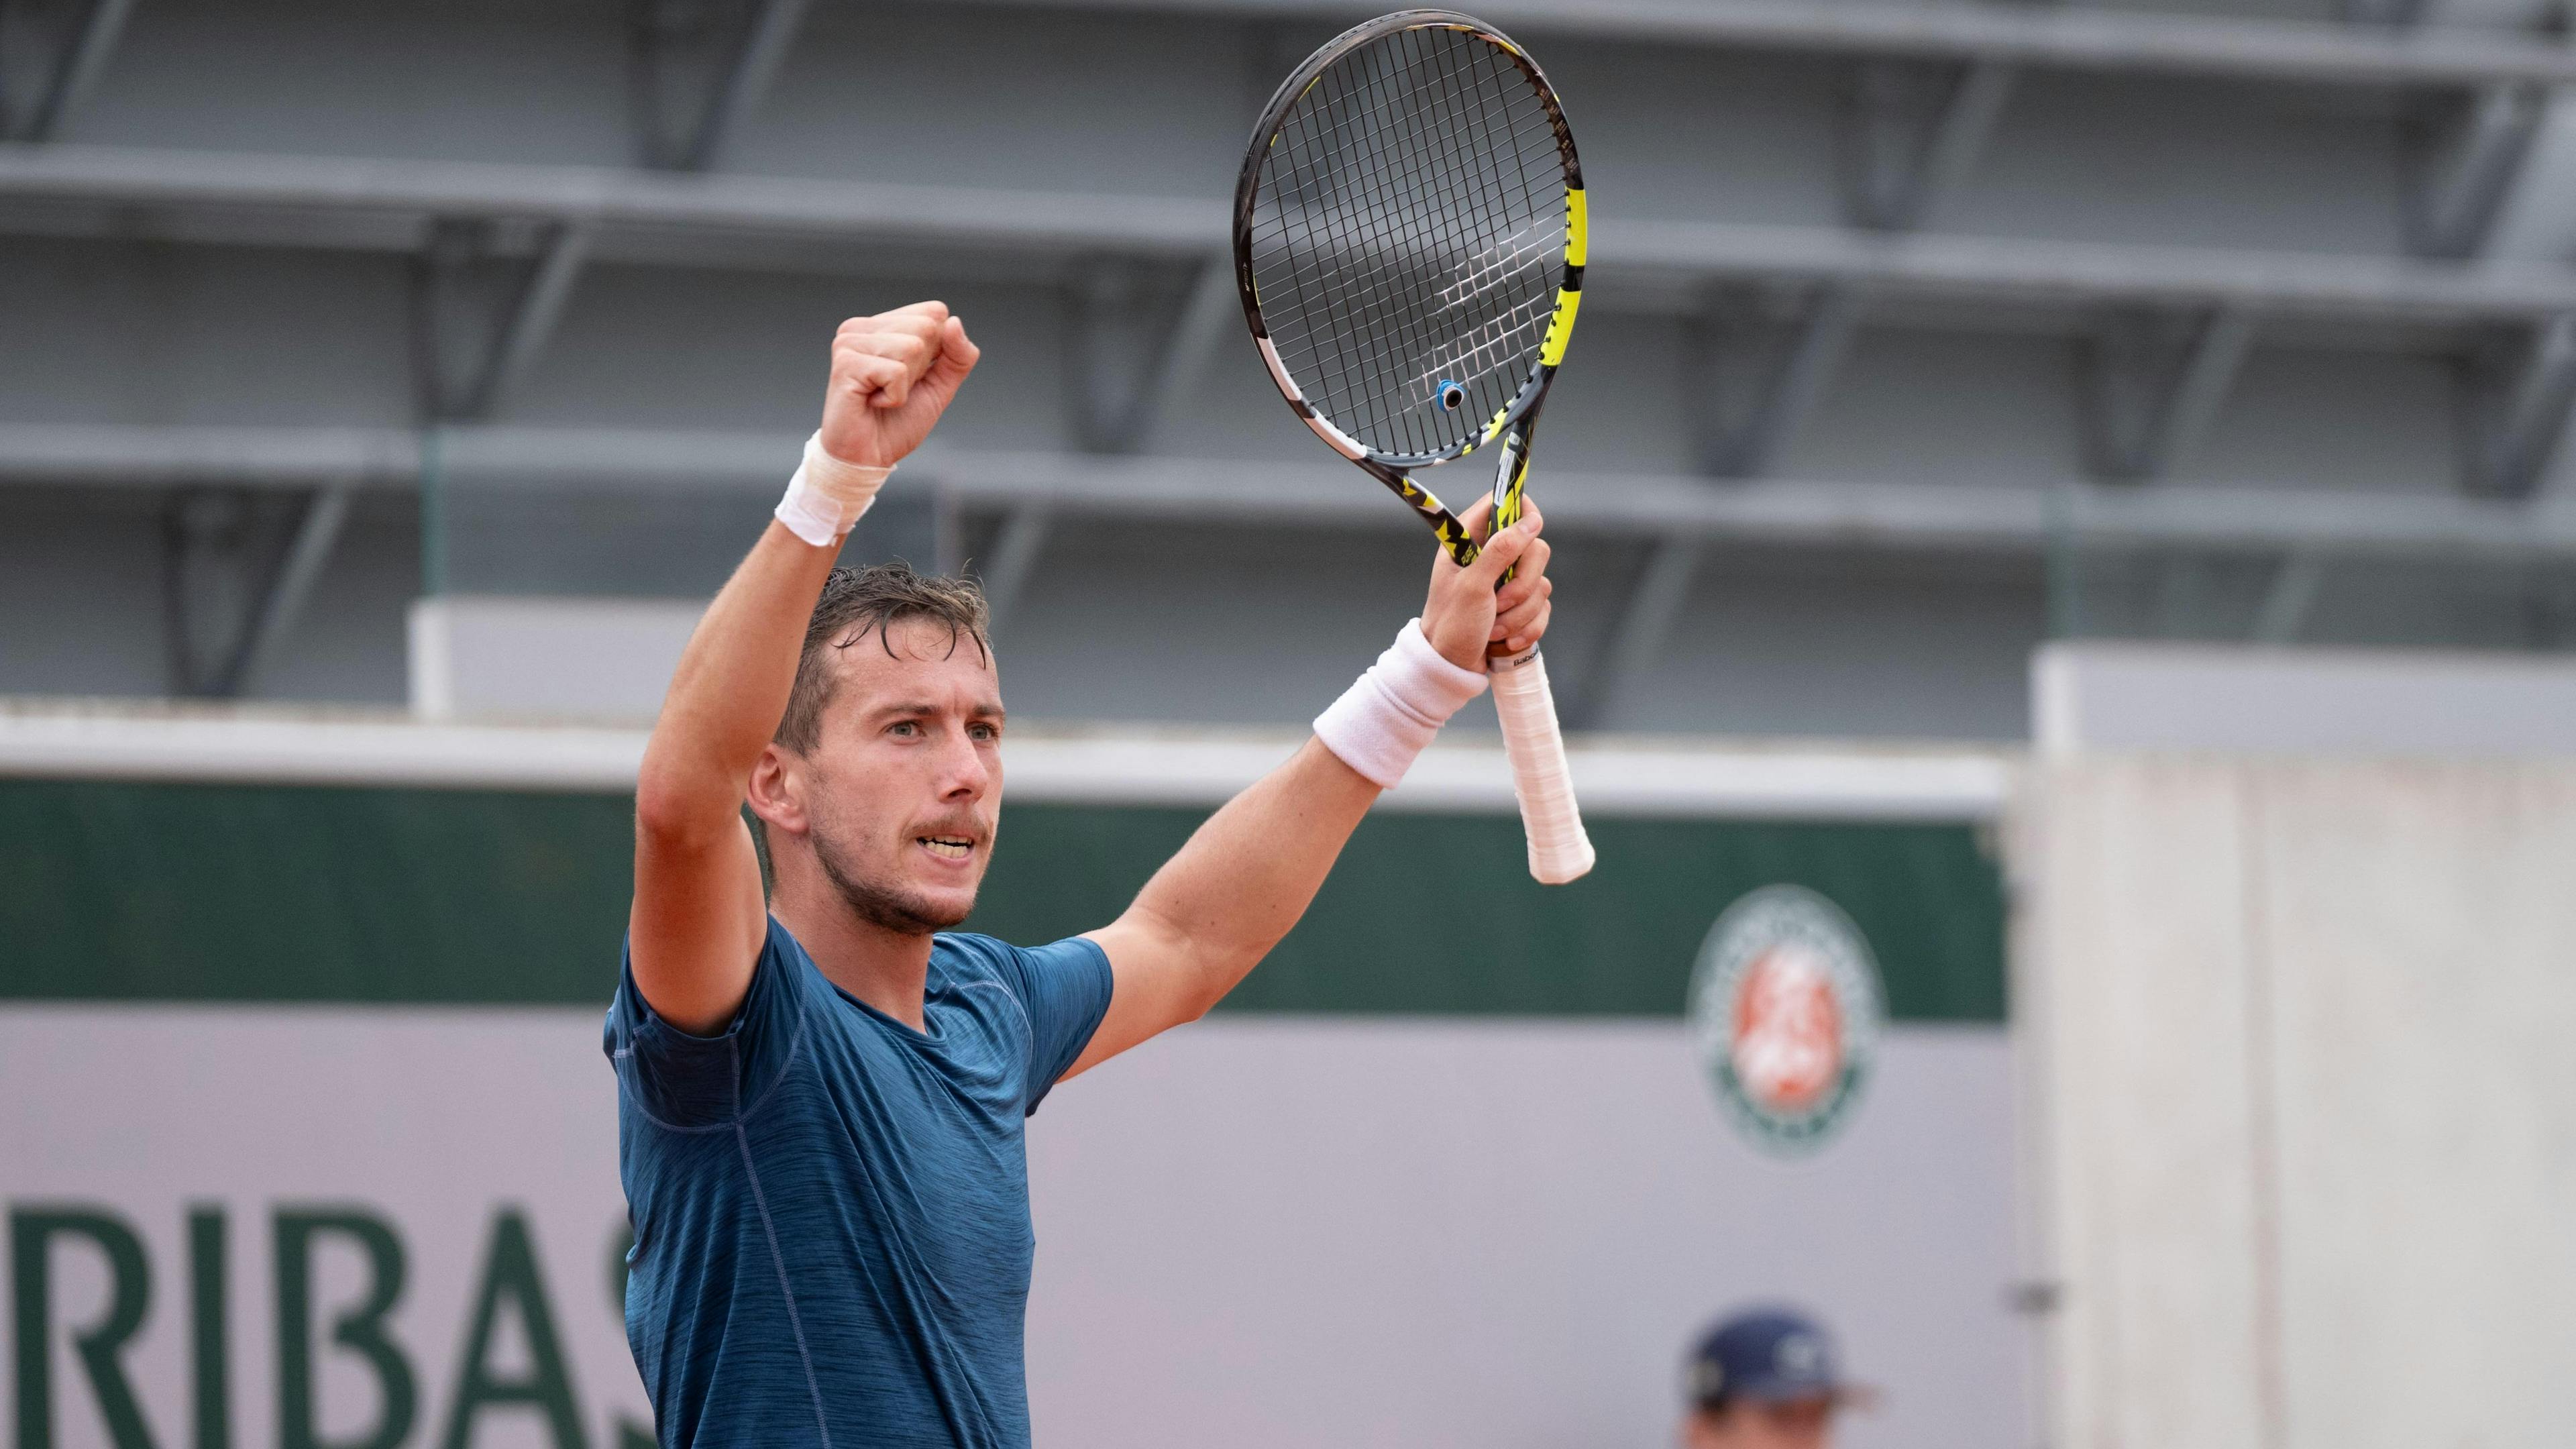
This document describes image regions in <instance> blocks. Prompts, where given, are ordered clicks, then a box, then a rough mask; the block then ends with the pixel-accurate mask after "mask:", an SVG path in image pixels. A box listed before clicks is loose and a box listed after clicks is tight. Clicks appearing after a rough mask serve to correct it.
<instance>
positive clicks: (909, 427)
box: [823, 302, 983, 468]
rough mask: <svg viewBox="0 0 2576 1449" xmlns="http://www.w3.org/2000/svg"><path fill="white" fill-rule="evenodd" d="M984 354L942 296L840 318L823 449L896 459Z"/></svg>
mask: <svg viewBox="0 0 2576 1449" xmlns="http://www.w3.org/2000/svg"><path fill="white" fill-rule="evenodd" d="M981 356H983V352H982V350H981V349H980V348H978V347H976V345H975V344H974V343H972V342H970V341H968V340H967V339H966V324H965V323H964V322H961V321H959V320H958V319H957V318H955V317H953V316H950V315H949V312H948V304H947V303H945V302H915V303H913V304H912V305H911V306H909V307H897V308H896V309H894V310H893V311H891V312H880V313H878V314H877V315H875V316H873V317H853V318H851V319H850V320H849V321H847V322H844V323H842V324H841V327H840V331H839V332H837V333H835V334H834V335H833V338H832V385H831V387H830V388H829V389H827V390H826V391H825V392H824V394H823V451H824V452H826V453H829V454H831V455H832V456H833V457H835V458H838V459H840V460H841V461H842V462H844V463H857V464H859V465H861V466H863V467H872V468H890V467H893V466H894V465H895V464H896V463H897V462H899V461H901V460H902V459H903V457H904V455H905V454H907V453H910V452H911V451H912V450H913V449H915V448H918V447H920V446H921V440H922V439H924V438H926V437H928V436H930V429H931V427H932V426H933V425H935V424H936V423H937V422H938V421H939V415H940V414H941V413H943V412H946V411H947V410H948V404H949V402H950V400H952V399H954V398H955V397H956V396H957V389H958V388H959V387H960V386H962V385H963V384H964V383H965V381H966V374H968V373H970V372H973V371H974V370H975V360H976V359H977V358H979V357H981Z"/></svg>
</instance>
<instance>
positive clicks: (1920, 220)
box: [1842, 59, 2020, 231]
mask: <svg viewBox="0 0 2576 1449" xmlns="http://www.w3.org/2000/svg"><path fill="white" fill-rule="evenodd" d="M2019 75H2020V70H2019V68H2018V67H2016V66H2013V65H2011V64H2010V63H2008V62H2005V61H1998V60H1982V59H1980V60H1972V61H1969V62H1967V63H1966V64H1965V65H1953V66H1943V67H1940V68H1938V69H1937V70H1934V71H1932V72H1931V73H1928V74H1927V73H1926V70H1925V68H1924V67H1923V66H1921V65H1919V64H1918V65H1908V64H1906V63H1904V62H1901V61H1890V60H1875V61H1871V62H1869V63H1867V64H1865V65H1863V66H1862V67H1861V68H1860V71H1859V73H1858V74H1857V75H1856V76H1854V77H1853V80H1852V85H1851V89H1850V94H1849V95H1848V96H1847V98H1846V101H1845V104H1844V107H1843V111H1842V124H1843V127H1844V137H1843V148H1842V149H1843V207H1844V211H1845V214H1846V215H1847V216H1848V217H1849V218H1850V220H1851V223H1852V224H1853V225H1854V226H1863V227H1868V228H1870V229H1872V230H1875V231H1911V230H1913V229H1914V228H1916V227H1919V226H1921V225H1923V224H1924V223H1925V222H1926V221H1927V220H1929V219H1930V218H1931V217H1932V216H1933V215H1934V213H1935V212H1936V211H1937V210H1938V209H1939V207H1940V205H1941V203H1942V202H1943V201H1945V200H1947V199H1948V197H1949V195H1950V193H1952V192H1953V191H1955V190H1957V189H1958V187H1959V184H1960V183H1961V182H1963V181H1965V180H1966V179H1967V177H1968V173H1969V172H1970V171H1972V170H1974V169H1975V167H1976V164H1977V158H1978V157H1979V156H1980V155H1982V154H1983V153H1984V151H1985V149H1986V142H1987V140H1988V139H1989V138H1991V137H1992V136H1993V135H1994V130H1995V123H1996V122H1997V121H1999V120H2001V119H2002V117H2003V112H2004V106H2005V103H2006V102H2008V101H2010V100H2011V98H2012V92H2013V83H2014V81H2015V80H2016V79H2017V78H2018V77H2019Z"/></svg>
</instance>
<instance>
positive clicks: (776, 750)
mask: <svg viewBox="0 0 2576 1449" xmlns="http://www.w3.org/2000/svg"><path fill="white" fill-rule="evenodd" d="M743 794H744V797H745V798H746V799H747V800H749V801H750V803H751V813H752V814H754V815H757V816H759V817H760V818H761V819H762V820H764V821H766V822H767V823H768V824H769V826H770V827H771V828H772V829H775V830H784V831H787V832H789V833H790V834H794V835H802V834H804V833H805V823H806V817H805V772H804V769H803V761H801V760H798V759H797V758H796V757H795V756H794V755H791V754H789V753H788V752H787V751H786V750H784V749H782V748H780V747H779V745H778V743H777V742H776V741H772V742H770V744H769V745H768V746H767V747H765V748H763V749H762V750H761V752H760V759H759V761H758V762H757V763H755V764H754V765H753V766H752V767H751V782H750V784H749V785H748V786H747V787H746V788H745V789H744V791H743Z"/></svg>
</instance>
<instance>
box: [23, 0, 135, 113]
mask: <svg viewBox="0 0 2576 1449" xmlns="http://www.w3.org/2000/svg"><path fill="white" fill-rule="evenodd" d="M133 13H134V0H90V4H89V8H88V9H87V10H85V11H83V12H82V14H81V20H80V25H79V26H78V28H76V29H75V30H73V32H72V34H71V37H70V39H69V40H68V41H66V42H65V44H64V46H63V53H62V55H61V57H60V58H59V59H58V60H57V61H56V62H55V64H54V73H53V76H52V79H51V80H50V81H49V82H48V83H47V85H46V87H45V94H44V96H43V98H42V99H40V100H39V101H38V102H37V103H36V109H35V112H34V113H33V114H32V115H30V116H29V117H28V118H27V122H26V125H25V127H24V129H23V130H22V131H21V132H20V134H19V137H18V139H20V140H25V141H50V140H52V139H53V138H54V137H56V136H58V135H61V134H62V129H63V124H64V123H65V122H66V121H68V120H70V119H71V114H72V112H73V111H74V110H76V109H78V108H79V106H80V103H81V102H82V101H83V100H84V99H86V98H87V97H88V95H89V92H90V88H91V87H92V86H95V85H96V84H98V78H99V76H100V75H101V74H102V73H103V72H105V71H106V69H107V60H108V57H109V56H110V55H112V54H114V53H115V51H116V42H117V40H118V38H119V37H120V36H122V35H123V34H124V33H125V21H126V18H127V17H128V16H130V15H132V14H133Z"/></svg>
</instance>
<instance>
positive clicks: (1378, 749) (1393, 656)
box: [1315, 619, 1486, 790]
mask: <svg viewBox="0 0 2576 1449" xmlns="http://www.w3.org/2000/svg"><path fill="white" fill-rule="evenodd" d="M1485 684H1486V678H1485V674H1484V671H1482V670H1478V669H1461V668H1459V667H1458V666H1457V665H1455V664H1452V663H1450V662H1449V661H1448V660H1446V659H1443V658H1441V657H1440V651H1439V650H1437V649H1434V648H1432V647H1431V640H1430V639H1429V638H1427V637H1425V636H1424V634H1423V632H1422V621H1421V620H1420V619H1415V620H1412V621H1411V622H1409V623H1407V624H1406V625H1405V626H1404V632H1402V633H1400V634H1398V635H1396V636H1395V642H1394V643H1393V644H1390V645H1388V646H1387V650H1386V652H1385V653H1384V654H1381V655H1379V656H1378V657H1377V663H1375V664H1372V665H1370V666H1369V669H1368V672H1367V673H1366V674H1363V675H1361V676H1360V677H1359V679H1358V681H1357V682H1356V683H1354V684H1352V685H1351V687H1350V688H1349V689H1347V690H1345V691H1343V694H1342V697H1341V698H1339V699H1337V700H1334V701H1333V704H1332V707H1331V708H1329V709H1327V710H1325V711H1324V712H1323V713H1322V714H1319V715H1317V716H1315V738H1317V739H1319V740H1322V741H1323V742H1324V748H1326V749H1328V750H1331V751H1332V752H1333V753H1334V754H1336V755H1338V756H1340V757H1341V761H1342V763H1343V764H1345V765H1348V766H1350V767H1351V768H1352V769H1354V770H1357V771H1359V772H1360V773H1361V774H1362V775H1365V776H1367V777H1368V778H1369V779H1371V780H1374V781H1376V782H1377V783H1378V785H1379V786H1380V787H1382V788H1384V789H1389V790H1392V789H1394V788H1395V783H1396V781H1398V780H1401V779H1403V778H1404V772H1405V771H1406V770H1408V769H1411V768H1412V766H1413V759H1414V756H1416V755H1419V754H1421V753H1422V751H1423V749H1424V747H1425V746H1427V745H1429V744H1430V743H1431V737H1432V736H1433V735H1436V734H1438V733H1440V727H1441V726H1442V725H1444V724H1447V723H1448V722H1449V716H1451V715H1453V714H1456V713H1457V712H1458V710H1459V708H1460V706H1462V705H1464V704H1466V702H1467V701H1469V700H1471V699H1474V698H1475V697H1476V696H1477V695H1480V694H1482V693H1484V692H1485Z"/></svg>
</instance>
